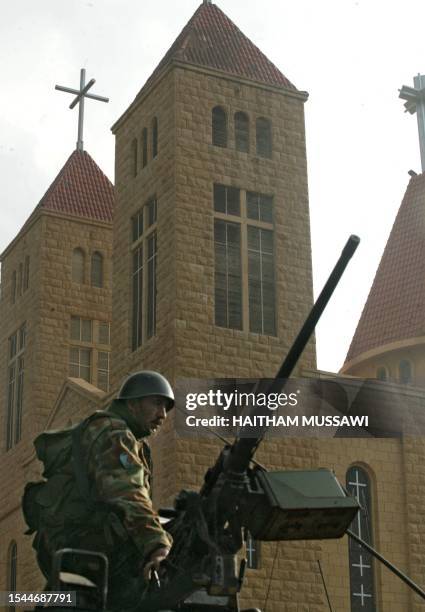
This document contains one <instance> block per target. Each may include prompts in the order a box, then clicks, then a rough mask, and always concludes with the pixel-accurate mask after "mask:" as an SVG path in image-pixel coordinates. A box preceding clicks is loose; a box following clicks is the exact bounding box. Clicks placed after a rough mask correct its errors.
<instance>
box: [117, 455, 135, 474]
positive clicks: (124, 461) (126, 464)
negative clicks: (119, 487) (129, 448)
mask: <svg viewBox="0 0 425 612" xmlns="http://www.w3.org/2000/svg"><path fill="white" fill-rule="evenodd" d="M120 463H121V465H122V466H123V468H124V469H125V470H129V469H130V468H131V467H134V461H133V460H132V459H131V457H130V456H129V455H128V454H127V453H121V454H120Z"/></svg>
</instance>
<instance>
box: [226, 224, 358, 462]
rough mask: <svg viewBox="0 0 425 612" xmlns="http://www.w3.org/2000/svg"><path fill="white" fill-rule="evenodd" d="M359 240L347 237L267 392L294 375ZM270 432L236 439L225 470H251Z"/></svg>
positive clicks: (279, 386)
mask: <svg viewBox="0 0 425 612" xmlns="http://www.w3.org/2000/svg"><path fill="white" fill-rule="evenodd" d="M359 243H360V238H359V237H358V236H354V235H352V236H350V237H349V239H348V240H347V242H346V244H345V246H344V248H343V250H342V253H341V255H340V257H339V259H338V261H337V263H336V264H335V267H334V269H333V270H332V272H331V274H330V276H329V278H328V280H327V281H326V284H325V286H324V287H323V289H322V291H321V292H320V295H319V297H318V298H317V301H316V302H315V304H314V305H313V307H312V309H311V311H310V314H309V315H308V317H307V319H306V320H305V322H304V324H303V326H302V328H301V329H300V331H299V333H298V335H297V337H296V338H295V340H294V342H293V344H292V346H291V348H290V349H289V352H288V354H287V356H286V358H285V359H284V361H283V363H282V365H281V366H280V368H279V370H278V372H277V374H276V377H275V378H274V380H273V382H272V383H270V385H269V387H268V389H267V390H266V393H272V392H279V391H281V390H282V388H283V384H284V383H282V380H285V379H287V378H289V377H290V375H291V374H292V372H293V370H294V368H295V366H296V364H297V362H298V360H299V358H300V356H301V354H302V352H303V350H304V349H305V347H306V345H307V343H308V341H309V340H310V338H311V336H312V334H313V332H314V329H315V327H316V325H317V323H318V321H319V319H320V317H321V315H322V313H323V311H324V310H325V308H326V306H327V304H328V302H329V300H330V298H331V296H332V294H333V292H334V291H335V288H336V286H337V285H338V283H339V281H340V279H341V277H342V275H343V273H344V271H345V268H346V267H347V265H348V262H349V261H350V259H351V257H352V256H353V254H354V252H355V250H356V249H357V247H358V246H359ZM266 431H267V428H266V427H264V428H263V429H262V431H261V433H260V435H259V436H258V437H256V438H250V437H238V438H236V440H235V442H234V443H233V446H232V448H231V452H230V453H229V456H228V459H227V461H226V465H225V471H229V472H237V473H241V472H245V471H246V470H247V469H248V466H249V462H250V461H251V459H252V457H253V455H254V453H255V451H256V449H257V447H258V445H259V444H260V442H261V440H262V439H263V437H264V434H265V433H266Z"/></svg>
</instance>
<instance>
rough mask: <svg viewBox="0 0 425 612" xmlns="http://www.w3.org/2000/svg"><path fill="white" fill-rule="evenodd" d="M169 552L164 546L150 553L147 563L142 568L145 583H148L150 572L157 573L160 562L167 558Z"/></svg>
mask: <svg viewBox="0 0 425 612" xmlns="http://www.w3.org/2000/svg"><path fill="white" fill-rule="evenodd" d="M169 552H170V549H169V548H167V547H166V546H164V547H162V548H157V549H156V550H154V551H153V553H151V556H150V558H149V561H148V562H147V563H145V566H144V568H143V578H144V580H145V581H146V582H149V580H150V574H151V570H152V569H155V570H156V571H158V570H159V566H160V563H161V561H164V559H166V558H167V557H168V553H169Z"/></svg>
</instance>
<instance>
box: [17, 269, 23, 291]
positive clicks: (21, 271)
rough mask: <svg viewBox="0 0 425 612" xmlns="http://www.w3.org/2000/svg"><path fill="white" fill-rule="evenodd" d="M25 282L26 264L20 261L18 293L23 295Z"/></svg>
mask: <svg viewBox="0 0 425 612" xmlns="http://www.w3.org/2000/svg"><path fill="white" fill-rule="evenodd" d="M23 283H24V266H23V265H22V263H20V264H19V266H18V295H22V289H23Z"/></svg>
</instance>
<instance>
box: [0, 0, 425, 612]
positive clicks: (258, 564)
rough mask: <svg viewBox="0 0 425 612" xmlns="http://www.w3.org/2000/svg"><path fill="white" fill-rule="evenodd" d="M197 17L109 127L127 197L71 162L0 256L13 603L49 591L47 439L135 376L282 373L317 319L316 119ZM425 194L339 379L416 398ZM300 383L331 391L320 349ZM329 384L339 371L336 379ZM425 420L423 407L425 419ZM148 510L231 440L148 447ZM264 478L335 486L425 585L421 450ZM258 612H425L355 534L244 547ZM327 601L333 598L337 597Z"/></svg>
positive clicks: (401, 440)
mask: <svg viewBox="0 0 425 612" xmlns="http://www.w3.org/2000/svg"><path fill="white" fill-rule="evenodd" d="M307 98H308V94H307V92H305V91H300V90H299V89H297V87H296V86H295V85H294V84H293V83H291V82H290V81H289V80H288V79H287V78H286V77H285V75H284V74H283V73H282V72H281V71H280V69H279V68H277V67H276V66H275V65H274V64H272V63H271V62H270V60H268V58H267V57H266V56H265V55H264V54H263V53H262V52H261V50H260V49H258V47H256V46H255V44H254V43H253V42H251V41H250V40H249V39H248V38H247V37H246V36H245V35H244V34H243V33H242V32H241V31H240V30H239V29H238V27H237V26H236V25H235V24H234V23H233V22H232V21H231V20H230V19H229V18H228V17H227V16H226V15H225V14H224V13H223V12H222V11H221V9H220V8H219V7H218V6H217V5H216V4H213V3H212V2H211V1H209V0H203V2H202V4H201V5H200V6H199V7H198V9H197V10H196V12H195V13H194V15H193V16H192V18H191V19H190V20H189V22H188V23H187V24H186V25H185V26H184V28H183V30H182V31H181V33H180V34H179V36H178V37H177V39H176V40H175V41H174V43H173V44H172V45H171V47H170V48H169V49H168V51H167V52H166V53H165V55H164V57H163V59H162V60H161V61H160V63H159V64H158V66H157V67H156V68H155V70H154V72H153V73H152V75H151V76H150V77H149V78H148V80H147V81H146V83H145V84H144V85H143V86H142V88H141V89H140V91H139V93H138V94H137V96H136V98H135V99H134V101H133V102H132V103H131V104H130V106H129V107H128V108H127V109H126V110H125V112H124V113H123V114H122V115H121V117H119V118H118V119H117V120H116V122H115V123H114V125H113V126H112V131H113V133H114V135H115V139H116V149H115V167H116V176H115V185H114V186H113V185H112V184H111V182H110V181H109V180H108V178H107V177H106V176H105V175H104V174H103V172H102V171H101V169H100V168H99V167H98V166H97V164H96V162H95V160H93V159H92V158H91V156H90V155H89V153H88V152H87V151H84V150H83V147H82V146H80V147H77V150H75V151H74V152H72V153H71V155H70V157H69V159H68V160H67V161H66V163H65V165H64V166H63V168H62V170H61V171H60V172H59V174H58V176H57V177H56V178H55V179H54V180H53V182H52V184H51V185H50V187H49V188H48V189H47V191H46V193H45V195H44V196H43V198H42V199H41V201H40V202H39V203H38V204H37V206H36V207H35V209H34V211H33V213H32V214H31V215H30V217H29V218H28V220H27V221H26V223H25V224H24V225H23V227H22V228H21V230H20V231H19V232H18V234H17V235H16V237H14V238H13V239H12V240H11V242H10V244H9V245H8V246H7V248H6V249H5V250H4V251H3V253H2V254H1V255H0V261H1V266H2V287H1V301H0V330H1V333H0V343H1V345H0V380H1V381H2V383H1V386H0V432H1V434H0V435H1V437H2V439H1V442H0V466H1V473H2V483H3V486H2V489H1V492H0V591H1V590H3V591H6V590H21V591H23V590H26V591H29V590H33V591H37V590H41V589H42V587H43V578H42V576H41V574H40V572H39V570H38V567H37V564H36V561H35V555H34V551H33V550H32V548H31V538H30V537H28V536H25V535H24V532H25V529H26V527H25V524H24V520H23V516H22V512H21V507H20V504H21V497H22V492H23V488H24V485H25V483H26V482H28V481H31V480H33V481H36V480H38V479H39V478H40V467H41V466H40V464H39V462H38V461H37V459H36V456H35V452H34V448H33V444H32V442H33V439H34V437H35V436H36V435H37V434H38V433H40V432H41V431H43V430H45V429H59V428H63V427H66V426H69V425H72V424H75V423H77V422H78V421H79V420H81V419H82V418H84V417H85V416H88V415H89V414H91V413H92V412H93V411H94V410H98V409H103V408H105V407H106V406H107V405H108V404H109V402H110V401H111V399H112V398H113V397H114V396H115V395H116V393H117V390H118V388H119V386H120V383H121V381H122V380H123V378H124V377H125V376H126V375H127V374H128V373H130V372H134V371H137V370H140V369H151V370H158V371H160V372H161V373H162V374H164V375H165V376H166V377H167V378H168V379H170V380H171V381H172V382H173V383H175V382H176V381H177V380H179V379H181V378H192V379H208V378H235V377H237V378H258V377H265V378H266V377H272V376H273V375H274V374H275V372H276V371H277V370H278V368H279V366H280V363H281V362H282V359H283V357H284V356H285V354H286V352H287V351H288V349H289V347H290V346H291V343H292V341H293V339H294V337H295V336H296V334H297V332H298V330H299V329H300V327H301V325H302V323H303V322H304V320H305V318H306V316H307V315H308V313H309V311H310V309H311V307H312V304H313V286H312V265H311V245H310V217H309V205H308V188H307V163H306V141H305V126H304V104H305V102H306V101H307ZM424 207H425V179H424V175H423V174H421V175H418V176H413V177H412V178H411V180H410V182H409V185H408V187H407V191H406V195H405V197H404V200H403V202H402V205H401V207H400V211H399V213H398V216H397V219H396V220H395V223H394V227H393V230H392V233H391V236H390V238H389V241H388V244H387V247H386V249H385V253H384V255H383V258H382V261H381V264H380V266H379V269H378V271H377V274H376V278H375V281H374V284H373V286H372V289H371V292H370V295H369V298H368V300H367V303H366V306H365V309H364V311H363V314H362V317H361V319H360V322H359V325H358V328H357V330H356V333H355V336H354V338H353V341H352V344H351V346H350V349H349V352H348V355H347V358H346V362H345V364H344V365H343V367H342V370H341V376H343V377H344V378H347V379H353V380H354V379H357V378H359V379H369V380H371V379H373V381H374V382H373V384H377V385H378V386H379V387H378V388H379V389H382V388H385V389H386V390H387V391H388V393H390V394H391V393H394V394H395V395H397V397H398V396H399V395H400V388H402V389H403V393H404V394H406V393H407V395H409V397H410V396H411V397H412V398H413V400H412V401H414V402H417V403H418V405H419V406H421V405H422V404H421V402H423V387H424V386H425V357H424V344H425V335H424V334H425V332H424V330H425V321H424V312H425V311H424V298H425V295H424V288H423V283H422V278H423V273H422V270H421V268H422V267H423V266H424V265H425V264H424V263H423V262H424V261H425V232H424V223H425V222H424V218H425V216H424ZM296 375H297V376H306V377H316V378H319V379H327V378H330V376H331V375H330V374H329V373H325V372H320V371H318V370H317V367H316V355H315V342H314V339H313V340H312V341H310V342H309V344H308V346H307V348H306V350H305V351H304V353H303V355H302V357H301V360H300V361H299V363H298V365H297V370H296ZM334 376H335V375H334ZM415 405H416V404H415ZM151 446H152V452H153V459H154V465H155V485H154V506H155V507H158V506H159V505H162V506H167V505H171V504H172V500H173V498H174V496H175V495H176V494H177V493H178V492H179V491H180V490H181V489H183V488H189V489H190V488H191V489H198V488H199V486H200V485H201V484H202V479H203V475H204V473H205V471H206V470H207V469H208V467H209V466H210V465H211V464H212V463H214V461H215V458H216V457H217V455H218V453H219V450H220V443H219V442H218V441H216V440H214V439H212V438H203V439H202V438H197V439H196V440H194V439H190V438H185V437H181V436H179V435H177V434H176V431H175V427H174V420H173V417H170V418H169V419H167V422H166V423H165V425H164V427H163V430H161V432H160V434H159V435H158V436H156V437H155V438H154V439H153V440H152V443H151ZM257 458H258V460H259V461H261V463H262V464H264V465H266V466H267V467H269V468H274V469H289V470H290V469H315V468H317V467H326V468H329V469H331V470H334V472H335V474H336V476H337V478H338V480H339V481H340V482H341V483H342V484H343V485H344V486H347V488H348V490H349V492H350V493H352V494H353V495H356V497H357V498H358V500H359V501H360V504H361V506H362V512H361V514H359V519H358V522H357V527H356V528H357V533H358V535H362V537H363V538H364V539H365V540H366V541H368V542H369V543H370V544H372V545H373V546H374V547H375V548H377V549H378V550H379V551H380V552H381V553H382V554H383V555H384V556H386V557H388V558H389V560H390V561H391V562H392V563H394V564H395V565H397V566H398V567H399V568H400V569H401V570H402V571H404V572H405V573H407V574H408V575H409V576H410V577H411V578H412V579H413V580H414V581H415V582H416V583H418V584H419V585H421V586H424V585H425V538H424V536H423V534H422V527H423V507H424V505H425V485H424V484H423V483H424V482H425V479H424V478H423V476H424V469H425V468H424V465H425V444H424V443H423V440H422V439H420V438H418V437H415V436H414V435H411V436H399V435H398V436H395V435H393V436H388V437H375V436H373V435H372V434H370V435H368V436H367V437H356V438H347V437H338V438H335V437H331V438H330V437H326V438H303V437H300V438H297V437H295V438H294V437H292V438H282V439H274V440H271V441H267V442H266V443H265V444H264V445H263V446H262V447H261V448H260V450H259V453H258V457H257ZM246 555H247V558H248V570H247V578H246V581H245V584H244V588H243V590H242V593H241V604H242V605H243V606H245V607H248V606H249V607H258V608H260V609H262V610H264V608H265V601H266V600H267V608H266V609H267V612H295V611H297V612H298V611H301V610H303V611H306V612H307V611H308V612H326V611H327V610H329V609H330V606H332V609H334V610H338V612H350V611H351V612H357V611H362V612H372V611H375V610H380V611H381V612H406V611H408V612H419V611H420V610H421V609H423V605H424V604H423V603H421V600H420V599H419V597H417V596H416V595H414V594H413V593H412V591H411V590H409V589H408V588H407V586H406V585H404V584H403V583H402V582H400V581H398V580H397V579H395V578H394V577H393V574H391V573H390V572H389V571H388V570H387V569H385V568H384V567H383V566H382V565H380V564H378V563H377V562H376V561H374V560H373V559H372V557H371V556H370V555H369V554H368V553H365V552H363V551H362V550H361V549H360V548H359V547H356V546H354V545H353V544H350V543H349V541H348V538H347V536H344V538H342V539H340V540H329V541H325V540H312V541H297V542H284V543H279V544H277V543H265V542H262V543H259V542H255V541H253V540H252V539H251V540H249V541H248V544H247V547H246ZM325 587H326V588H325Z"/></svg>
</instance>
